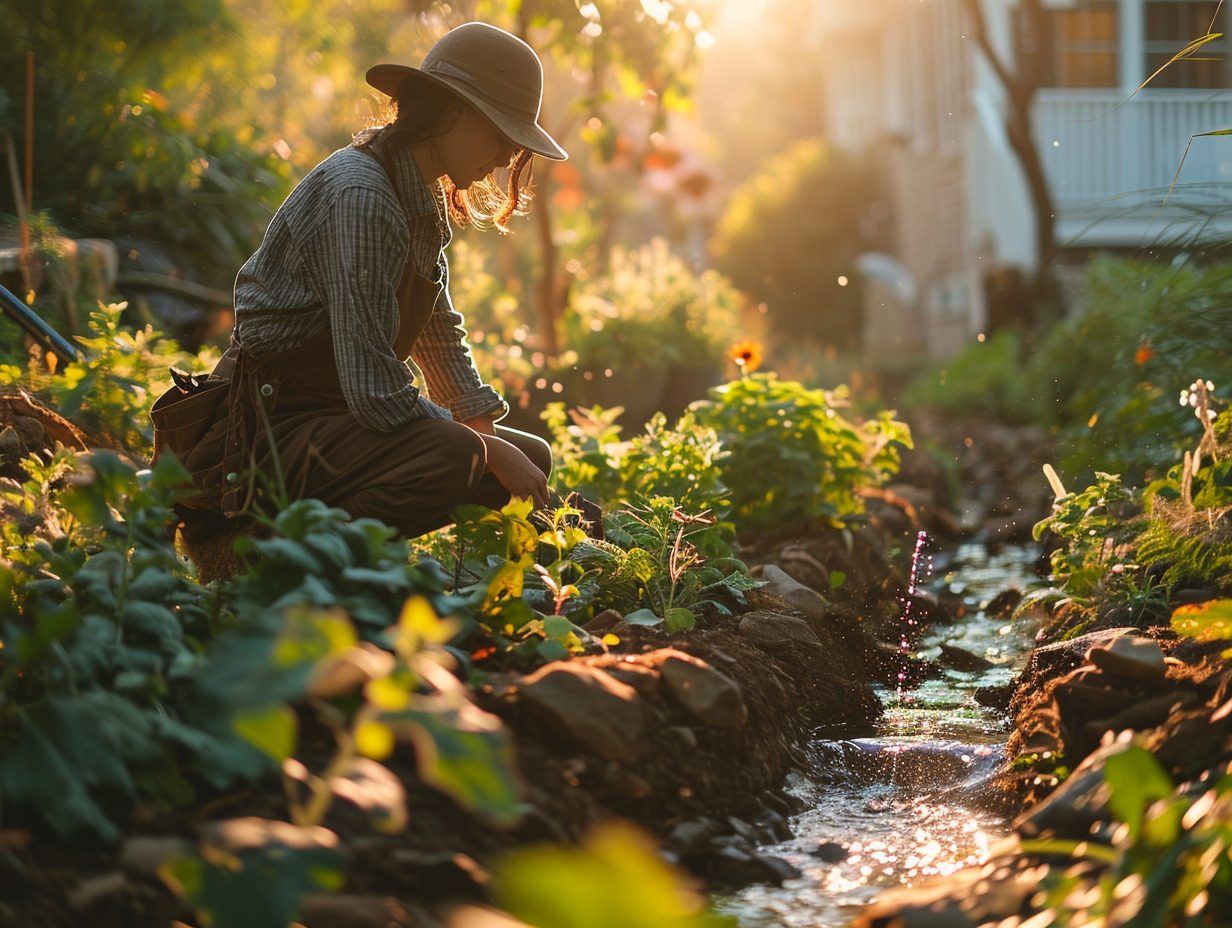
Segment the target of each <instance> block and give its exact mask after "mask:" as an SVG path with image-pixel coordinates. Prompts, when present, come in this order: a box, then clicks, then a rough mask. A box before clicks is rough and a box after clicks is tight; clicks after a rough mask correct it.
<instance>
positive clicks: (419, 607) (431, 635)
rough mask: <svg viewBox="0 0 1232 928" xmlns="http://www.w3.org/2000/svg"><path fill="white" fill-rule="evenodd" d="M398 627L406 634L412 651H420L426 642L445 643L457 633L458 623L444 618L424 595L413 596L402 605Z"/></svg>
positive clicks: (407, 642)
mask: <svg viewBox="0 0 1232 928" xmlns="http://www.w3.org/2000/svg"><path fill="white" fill-rule="evenodd" d="M398 628H399V630H400V631H401V632H402V634H403V635H404V636H406V639H407V641H406V644H407V645H409V647H410V650H411V652H412V653H413V652H415V651H418V650H419V649H420V647H422V646H423V644H424V643H425V642H426V643H428V644H444V643H445V642H446V641H448V640H449V639H450V638H452V637H453V636H454V635H455V634H457V631H458V626H457V623H456V622H454V621H452V620H450V619H442V618H441V617H440V616H439V615H437V614H436V610H435V609H433V608H432V604H431V603H430V602H428V600H427V599H426V598H424V597H423V596H412V597H411V598H410V599H408V600H407V601H406V605H404V606H403V607H402V615H401V616H400V617H399V618H398Z"/></svg>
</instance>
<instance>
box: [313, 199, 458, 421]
mask: <svg viewBox="0 0 1232 928" xmlns="http://www.w3.org/2000/svg"><path fill="white" fill-rule="evenodd" d="M407 247H408V237H407V229H406V221H405V217H404V215H403V213H402V210H401V208H400V207H399V205H398V203H397V201H396V199H394V198H393V197H392V196H391V195H390V194H389V193H388V192H387V191H382V190H379V189H374V188H372V187H371V186H363V185H355V186H348V187H346V188H345V189H343V190H341V191H339V192H338V195H337V197H336V199H335V201H334V203H333V204H332V207H331V210H330V215H329V216H328V217H327V219H326V221H324V222H322V223H320V225H319V226H318V227H317V230H316V232H315V234H314V235H313V236H312V238H311V242H310V245H309V252H310V257H311V260H310V261H309V262H308V265H309V266H310V267H312V268H314V271H313V273H314V274H315V276H316V278H317V279H316V281H315V283H316V289H317V291H318V293H320V294H321V295H322V297H323V298H324V302H325V306H326V308H327V310H328V312H329V321H330V330H331V332H332V333H333V338H334V359H335V362H336V363H337V366H338V376H339V379H340V380H341V382H342V393H343V396H344V397H345V398H346V401H347V406H348V407H349V408H350V410H351V412H352V413H354V415H355V418H356V419H357V420H358V421H359V423H360V424H361V425H362V426H364V427H365V428H369V429H372V430H373V431H377V432H388V431H390V430H392V429H395V428H397V427H398V426H399V425H402V424H403V423H405V422H408V421H411V420H413V419H420V418H424V417H434V418H443V419H448V418H450V415H449V413H448V412H447V411H446V410H444V409H442V408H440V407H439V406H437V405H436V404H434V403H429V402H428V400H427V399H426V398H424V397H421V396H420V391H419V388H418V387H417V386H416V385H415V378H414V374H413V373H412V371H411V369H410V368H409V367H408V366H407V365H406V363H405V362H403V361H401V360H399V359H398V358H397V357H396V356H395V354H394V351H393V347H392V346H393V342H394V337H395V336H396V335H397V332H398V296H397V282H398V279H399V276H400V273H401V268H402V265H403V262H404V261H405V260H406V253H407Z"/></svg>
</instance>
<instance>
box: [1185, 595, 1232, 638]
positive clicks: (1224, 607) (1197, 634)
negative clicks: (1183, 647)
mask: <svg viewBox="0 0 1232 928" xmlns="http://www.w3.org/2000/svg"><path fill="white" fill-rule="evenodd" d="M1172 629H1173V631H1175V632H1176V633H1177V634H1178V635H1184V636H1185V637H1187V638H1197V639H1198V640H1200V641H1219V640H1222V639H1227V638H1232V599H1214V600H1209V601H1208V602H1204V603H1194V604H1193V605H1187V606H1180V607H1178V608H1176V609H1174V610H1173V611H1172Z"/></svg>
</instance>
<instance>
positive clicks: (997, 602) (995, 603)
mask: <svg viewBox="0 0 1232 928" xmlns="http://www.w3.org/2000/svg"><path fill="white" fill-rule="evenodd" d="M1020 602H1022V591H1021V590H1016V589H1014V588H1012V587H1011V588H1010V589H1008V590H1002V591H1001V592H1000V593H998V594H997V595H996V596H994V597H993V598H992V599H990V600H989V601H988V605H987V606H985V607H984V614H985V615H990V616H999V617H1002V618H1009V616H1011V615H1013V614H1014V610H1015V609H1017V608H1018V604H1019V603H1020Z"/></svg>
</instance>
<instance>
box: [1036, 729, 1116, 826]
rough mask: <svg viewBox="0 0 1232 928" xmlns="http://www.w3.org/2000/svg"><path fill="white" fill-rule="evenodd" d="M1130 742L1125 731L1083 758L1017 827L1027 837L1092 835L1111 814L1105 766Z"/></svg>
mask: <svg viewBox="0 0 1232 928" xmlns="http://www.w3.org/2000/svg"><path fill="white" fill-rule="evenodd" d="M1131 744H1132V741H1131V740H1130V733H1129V732H1125V733H1123V734H1122V735H1121V736H1119V737H1117V738H1115V739H1113V740H1111V741H1109V742H1108V743H1107V744H1104V745H1101V746H1100V747H1099V748H1098V749H1097V750H1096V751H1094V752H1093V753H1091V754H1089V755H1087V756H1086V757H1084V758H1083V759H1082V762H1081V763H1080V764H1079V765H1078V766H1077V767H1076V768H1075V769H1074V771H1073V773H1071V774H1070V775H1069V777H1067V778H1066V780H1065V782H1064V783H1062V784H1061V785H1060V786H1059V787H1057V789H1055V790H1054V791H1053V792H1052V793H1050V794H1049V795H1048V797H1047V798H1046V799H1044V800H1043V801H1042V802H1039V803H1037V804H1036V805H1034V806H1032V807H1031V808H1030V809H1028V810H1027V811H1026V812H1025V813H1023V814H1022V815H1021V816H1019V818H1018V820H1017V821H1016V822H1015V823H1014V830H1015V831H1017V832H1018V834H1020V835H1022V836H1023V837H1024V838H1038V837H1040V836H1041V835H1045V834H1051V835H1055V836H1056V837H1058V838H1070V839H1073V840H1075V841H1083V840H1085V839H1087V838H1089V837H1090V836H1091V828H1092V826H1094V825H1096V824H1097V823H1099V822H1101V821H1103V820H1104V819H1106V818H1107V817H1108V815H1107V812H1106V807H1107V803H1108V784H1107V782H1106V780H1105V779H1104V765H1105V764H1106V763H1107V761H1108V758H1109V757H1112V756H1113V755H1114V754H1120V753H1121V752H1122V751H1125V750H1126V749H1127V748H1129V747H1130V745H1131Z"/></svg>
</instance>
